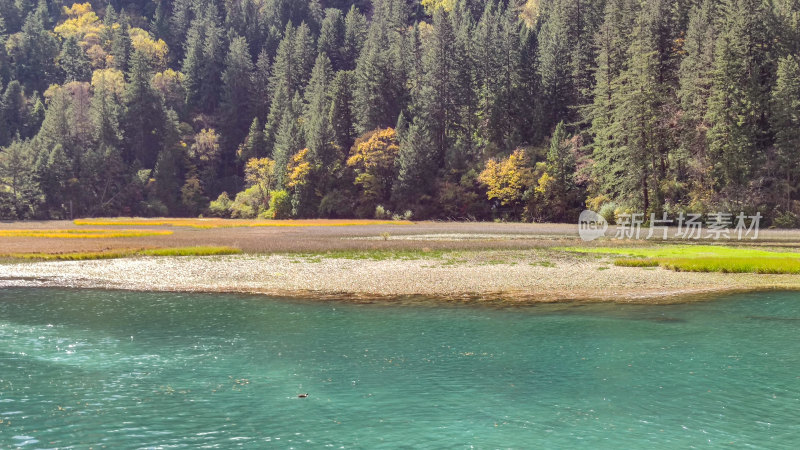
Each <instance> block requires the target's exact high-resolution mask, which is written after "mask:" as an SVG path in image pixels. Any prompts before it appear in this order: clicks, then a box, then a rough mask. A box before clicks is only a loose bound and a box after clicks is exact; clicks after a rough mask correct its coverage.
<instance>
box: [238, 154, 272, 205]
mask: <svg viewBox="0 0 800 450" xmlns="http://www.w3.org/2000/svg"><path fill="white" fill-rule="evenodd" d="M244 177H245V181H247V184H248V185H250V186H251V187H256V188H257V189H258V192H259V196H260V197H261V199H263V203H264V205H267V204H268V202H269V191H271V190H272V189H274V188H275V161H273V160H271V159H270V158H252V159H250V160H248V161H247V164H246V165H245V168H244Z"/></svg>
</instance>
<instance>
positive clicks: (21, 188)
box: [0, 140, 39, 219]
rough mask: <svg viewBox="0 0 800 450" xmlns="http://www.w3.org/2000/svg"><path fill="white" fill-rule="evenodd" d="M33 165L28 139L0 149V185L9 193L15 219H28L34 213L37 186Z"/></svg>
mask: <svg viewBox="0 0 800 450" xmlns="http://www.w3.org/2000/svg"><path fill="white" fill-rule="evenodd" d="M33 167H34V155H33V146H32V145H31V143H30V141H19V140H15V141H14V142H12V143H11V145H9V146H8V147H6V148H3V149H0V187H2V188H3V190H7V191H8V192H9V193H10V194H11V202H12V207H13V211H12V213H13V216H14V218H16V219H30V218H31V217H33V215H34V214H35V208H36V206H37V203H38V202H37V198H38V196H39V186H38V184H37V183H36V179H35V177H34V171H33Z"/></svg>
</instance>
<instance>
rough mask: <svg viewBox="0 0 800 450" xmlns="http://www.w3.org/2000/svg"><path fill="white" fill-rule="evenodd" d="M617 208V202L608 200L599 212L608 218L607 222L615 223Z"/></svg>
mask: <svg viewBox="0 0 800 450" xmlns="http://www.w3.org/2000/svg"><path fill="white" fill-rule="evenodd" d="M616 210H617V204H616V203H614V202H608V203H606V204H604V205H603V206H602V207H601V208H600V211H598V212H597V213H598V214H600V215H601V216H602V217H603V218H604V219H606V222H608V223H609V224H611V225H613V224H615V223H616Z"/></svg>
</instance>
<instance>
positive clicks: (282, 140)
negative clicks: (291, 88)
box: [272, 93, 304, 187]
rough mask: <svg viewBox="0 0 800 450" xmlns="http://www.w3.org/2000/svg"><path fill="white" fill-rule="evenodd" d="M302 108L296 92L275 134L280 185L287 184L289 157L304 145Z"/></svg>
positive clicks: (277, 172)
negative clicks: (301, 121) (301, 119)
mask: <svg viewBox="0 0 800 450" xmlns="http://www.w3.org/2000/svg"><path fill="white" fill-rule="evenodd" d="M302 109H303V102H302V100H301V98H300V94H299V93H295V94H294V98H293V99H292V101H291V103H290V104H289V106H288V107H287V108H286V110H284V112H283V117H282V118H281V122H280V126H279V127H278V132H277V134H276V136H275V146H274V148H273V150H272V159H273V160H275V184H276V185H277V186H278V187H284V186H285V185H286V167H287V165H288V164H289V159H290V158H291V157H292V155H294V154H295V153H297V152H298V151H300V150H301V149H302V148H303V147H304V145H303V132H302V129H301V128H300V116H301V113H302Z"/></svg>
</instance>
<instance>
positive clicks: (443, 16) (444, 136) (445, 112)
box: [417, 8, 461, 168]
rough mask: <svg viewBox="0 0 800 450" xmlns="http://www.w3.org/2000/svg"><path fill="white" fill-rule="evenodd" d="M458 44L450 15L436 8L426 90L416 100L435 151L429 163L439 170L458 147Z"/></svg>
mask: <svg viewBox="0 0 800 450" xmlns="http://www.w3.org/2000/svg"><path fill="white" fill-rule="evenodd" d="M455 44H456V39H455V32H454V31H453V26H452V23H451V22H450V17H449V14H448V13H447V12H445V10H444V9H443V8H438V9H436V10H435V13H434V16H433V30H432V32H431V33H430V36H429V37H428V39H427V40H426V41H424V43H423V46H424V55H423V68H424V72H425V74H424V77H423V83H424V88H423V89H422V91H421V98H420V99H418V100H417V101H418V102H419V103H420V104H421V105H422V106H421V107H420V108H419V109H420V112H421V114H420V116H421V117H422V119H423V120H424V121H425V122H426V124H427V126H428V127H429V132H430V136H431V139H432V141H433V146H434V148H435V149H436V151H435V153H434V158H433V160H432V161H430V162H431V163H432V164H433V165H434V167H437V168H438V167H442V165H443V163H444V158H445V154H446V152H447V151H448V150H449V149H450V148H451V146H453V145H454V144H455V128H456V127H457V126H458V124H459V122H460V119H461V117H460V114H459V106H460V102H459V101H460V99H459V98H458V91H459V86H458V78H457V72H456V70H457V62H456V60H455V55H456V53H457V52H456V48H455Z"/></svg>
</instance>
